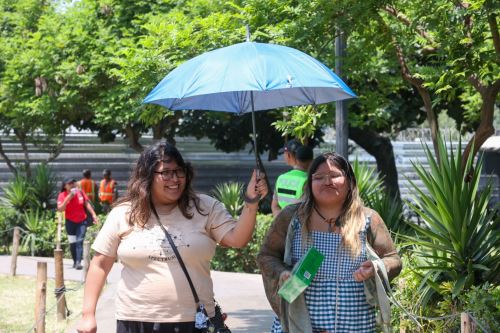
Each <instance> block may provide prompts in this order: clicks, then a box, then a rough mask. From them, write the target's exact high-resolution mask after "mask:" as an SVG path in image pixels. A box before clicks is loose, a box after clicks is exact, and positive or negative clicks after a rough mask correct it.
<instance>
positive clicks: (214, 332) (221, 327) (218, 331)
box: [201, 302, 231, 333]
mask: <svg viewBox="0 0 500 333" xmlns="http://www.w3.org/2000/svg"><path fill="white" fill-rule="evenodd" d="M225 319H226V314H225V313H223V312H222V310H221V308H220V306H219V303H217V302H215V315H214V316H213V317H212V318H210V319H208V327H207V328H204V329H202V330H201V331H202V333H231V330H230V329H229V328H228V327H227V326H226V324H225V323H224V320H225Z"/></svg>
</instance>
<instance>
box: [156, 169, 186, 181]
mask: <svg viewBox="0 0 500 333" xmlns="http://www.w3.org/2000/svg"><path fill="white" fill-rule="evenodd" d="M153 172H154V173H159V174H160V175H161V179H163V180H170V179H172V178H174V175H175V176H176V177H177V178H184V177H186V170H184V169H183V168H178V169H172V170H169V169H164V170H162V171H153Z"/></svg>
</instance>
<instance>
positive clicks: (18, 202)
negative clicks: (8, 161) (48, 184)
mask: <svg viewBox="0 0 500 333" xmlns="http://www.w3.org/2000/svg"><path fill="white" fill-rule="evenodd" d="M35 200H36V199H35V196H34V190H33V187H32V186H31V184H30V183H29V181H28V180H27V179H26V178H25V177H23V176H22V175H20V174H17V175H15V177H14V178H13V179H12V180H11V181H10V182H9V183H8V184H7V186H6V187H5V190H4V195H3V197H2V198H1V201H2V204H3V205H4V206H7V207H12V208H14V209H15V210H16V211H18V212H20V213H22V212H24V211H26V210H27V209H29V208H30V207H32V206H33V205H34V204H35Z"/></svg>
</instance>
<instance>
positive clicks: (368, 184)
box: [352, 158, 384, 204]
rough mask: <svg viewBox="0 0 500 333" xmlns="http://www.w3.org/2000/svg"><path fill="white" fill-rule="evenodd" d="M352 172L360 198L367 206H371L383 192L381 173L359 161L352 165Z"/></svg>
mask: <svg viewBox="0 0 500 333" xmlns="http://www.w3.org/2000/svg"><path fill="white" fill-rule="evenodd" d="M352 170H353V172H354V175H355V177H356V181H357V184H358V192H359V196H360V197H361V199H362V200H363V202H365V203H366V204H369V203H370V202H371V201H372V200H373V199H374V197H375V196H376V195H377V193H379V191H381V190H383V188H384V185H383V182H382V179H381V177H380V176H379V173H378V172H376V170H375V168H372V167H369V166H368V165H366V164H361V163H359V161H358V159H357V158H356V160H354V162H353V163H352Z"/></svg>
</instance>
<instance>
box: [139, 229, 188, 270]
mask: <svg viewBox="0 0 500 333" xmlns="http://www.w3.org/2000/svg"><path fill="white" fill-rule="evenodd" d="M150 231H151V234H150V236H151V242H150V244H152V247H151V250H152V251H151V253H150V255H149V256H148V259H149V260H154V261H163V262H165V261H172V260H177V258H176V256H175V253H174V251H173V250H172V247H171V246H170V243H169V242H168V239H167V237H166V236H165V233H164V232H163V230H162V229H160V228H153V229H152V230H150ZM168 233H169V234H170V236H171V237H172V240H173V241H174V244H175V246H176V247H177V249H178V250H180V248H181V247H184V246H188V247H189V245H188V244H186V242H185V241H184V238H183V235H182V232H181V231H180V230H177V229H176V228H172V227H170V228H169V230H168Z"/></svg>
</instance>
